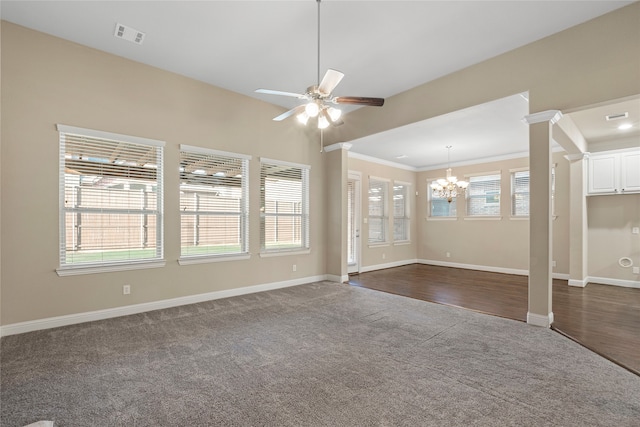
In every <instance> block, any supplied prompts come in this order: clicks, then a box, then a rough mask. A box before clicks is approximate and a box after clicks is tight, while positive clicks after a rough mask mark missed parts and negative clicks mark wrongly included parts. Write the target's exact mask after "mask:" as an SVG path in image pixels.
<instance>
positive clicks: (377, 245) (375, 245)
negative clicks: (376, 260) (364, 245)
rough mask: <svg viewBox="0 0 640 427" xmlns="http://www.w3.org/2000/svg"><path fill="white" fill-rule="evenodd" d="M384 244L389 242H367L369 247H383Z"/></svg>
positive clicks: (386, 244)
mask: <svg viewBox="0 0 640 427" xmlns="http://www.w3.org/2000/svg"><path fill="white" fill-rule="evenodd" d="M385 246H389V242H380V243H369V245H368V247H370V248H384V247H385Z"/></svg>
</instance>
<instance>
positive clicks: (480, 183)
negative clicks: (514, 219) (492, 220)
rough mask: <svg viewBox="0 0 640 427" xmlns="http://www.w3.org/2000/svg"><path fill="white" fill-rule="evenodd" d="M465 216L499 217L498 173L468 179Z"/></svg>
mask: <svg viewBox="0 0 640 427" xmlns="http://www.w3.org/2000/svg"><path fill="white" fill-rule="evenodd" d="M467 215H468V216H499V215H500V173H495V174H491V175H479V176H471V177H469V187H467Z"/></svg>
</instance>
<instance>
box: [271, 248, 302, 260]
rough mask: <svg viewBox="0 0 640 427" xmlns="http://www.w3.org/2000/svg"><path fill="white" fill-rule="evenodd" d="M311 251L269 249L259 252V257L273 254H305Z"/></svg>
mask: <svg viewBox="0 0 640 427" xmlns="http://www.w3.org/2000/svg"><path fill="white" fill-rule="evenodd" d="M310 253H311V249H293V250H288V251H287V250H285V251H269V252H260V258H270V257H274V256H288V255H307V254H310Z"/></svg>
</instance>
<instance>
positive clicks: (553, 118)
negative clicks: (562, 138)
mask: <svg viewBox="0 0 640 427" xmlns="http://www.w3.org/2000/svg"><path fill="white" fill-rule="evenodd" d="M561 118H562V111H560V110H547V111H540V112H539V113H533V114H529V115H526V116H524V118H523V119H522V120H523V121H524V122H525V123H526V124H528V125H533V124H536V123H543V122H549V123H550V124H552V125H553V124H556V123H557V122H558V120H560V119H561Z"/></svg>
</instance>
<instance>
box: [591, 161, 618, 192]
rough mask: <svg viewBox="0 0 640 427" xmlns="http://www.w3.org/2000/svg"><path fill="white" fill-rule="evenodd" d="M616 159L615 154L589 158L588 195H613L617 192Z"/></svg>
mask: <svg viewBox="0 0 640 427" xmlns="http://www.w3.org/2000/svg"><path fill="white" fill-rule="evenodd" d="M617 159H618V157H617V156H616V155H615V154H607V155H596V156H592V157H590V158H589V193H590V194H597V193H615V192H616V191H617V168H616V162H617Z"/></svg>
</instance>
